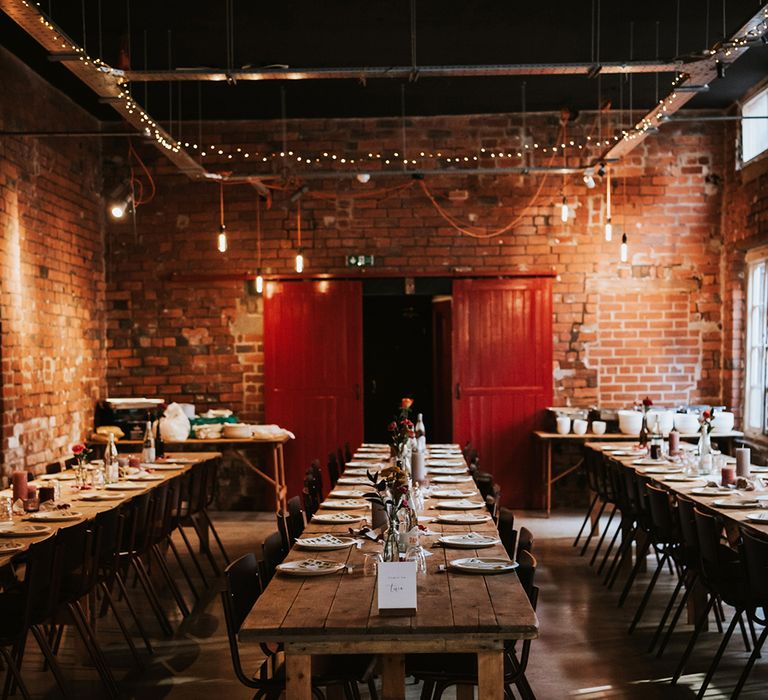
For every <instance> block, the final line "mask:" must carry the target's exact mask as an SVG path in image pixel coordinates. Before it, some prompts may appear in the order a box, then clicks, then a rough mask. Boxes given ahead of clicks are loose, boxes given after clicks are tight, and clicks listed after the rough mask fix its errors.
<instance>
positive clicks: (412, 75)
mask: <svg viewBox="0 0 768 700" xmlns="http://www.w3.org/2000/svg"><path fill="white" fill-rule="evenodd" d="M58 60H61V61H71V60H73V58H72V56H71V55H67V54H62V56H61V57H60V58H58ZM74 60H77V59H74ZM684 65H685V62H684V61H683V60H679V59H678V60H669V61H626V62H619V61H608V62H606V63H600V64H594V63H510V64H501V65H478V66H473V65H455V66H450V65H446V66H381V67H371V66H366V67H363V66H360V67H335V68H328V67H323V68H289V67H287V66H276V67H274V68H270V67H264V68H260V69H251V68H237V69H234V70H230V71H225V70H222V69H220V68H176V69H175V70H126V71H121V70H117V69H113V70H112V72H113V74H114V75H115V76H117V77H118V78H120V79H122V80H124V81H125V82H131V83H151V82H182V81H211V82H224V81H230V82H231V81H235V82H237V81H239V80H243V81H248V80H253V81H262V80H372V79H375V78H398V79H401V80H415V79H419V78H481V77H502V76H512V75H584V76H588V77H594V76H595V75H597V74H598V73H601V74H630V73H676V72H678V71H680V70H682V69H683V67H684Z"/></svg>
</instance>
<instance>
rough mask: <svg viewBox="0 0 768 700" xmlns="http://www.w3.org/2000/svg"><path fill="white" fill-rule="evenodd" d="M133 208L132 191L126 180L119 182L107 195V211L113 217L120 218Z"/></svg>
mask: <svg viewBox="0 0 768 700" xmlns="http://www.w3.org/2000/svg"><path fill="white" fill-rule="evenodd" d="M132 208H133V192H132V191H131V185H130V183H129V182H128V181H127V180H124V181H123V182H121V183H120V184H119V185H118V186H117V187H115V189H114V190H112V192H111V193H110V195H109V198H108V204H107V211H109V215H110V216H111V217H112V218H113V219H122V218H124V217H125V215H126V214H128V213H129V212H130V211H131V209H132Z"/></svg>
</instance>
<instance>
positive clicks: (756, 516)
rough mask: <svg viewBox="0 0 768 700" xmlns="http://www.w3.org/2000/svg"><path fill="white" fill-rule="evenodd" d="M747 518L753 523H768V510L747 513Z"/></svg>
mask: <svg viewBox="0 0 768 700" xmlns="http://www.w3.org/2000/svg"><path fill="white" fill-rule="evenodd" d="M746 519H747V520H749V522H751V523H762V524H763V525H768V512H766V511H764V510H760V511H757V512H756V513H747V515H746Z"/></svg>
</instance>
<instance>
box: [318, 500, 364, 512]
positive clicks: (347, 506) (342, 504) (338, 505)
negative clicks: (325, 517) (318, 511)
mask: <svg viewBox="0 0 768 700" xmlns="http://www.w3.org/2000/svg"><path fill="white" fill-rule="evenodd" d="M321 507H322V508H330V509H333V510H354V509H355V508H367V507H368V501H362V500H360V499H358V498H347V499H344V500H342V499H339V500H338V501H337V500H331V501H323V502H322V504H321Z"/></svg>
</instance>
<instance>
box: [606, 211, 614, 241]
mask: <svg viewBox="0 0 768 700" xmlns="http://www.w3.org/2000/svg"><path fill="white" fill-rule="evenodd" d="M605 240H606V242H608V243H610V242H611V241H612V240H613V224H612V223H611V219H610V217H608V219H607V220H606V222H605Z"/></svg>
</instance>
